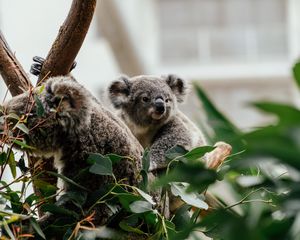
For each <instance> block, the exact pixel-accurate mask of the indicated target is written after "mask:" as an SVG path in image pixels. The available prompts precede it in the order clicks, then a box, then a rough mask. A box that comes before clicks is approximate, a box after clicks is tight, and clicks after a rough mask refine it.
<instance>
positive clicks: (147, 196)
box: [135, 188, 156, 205]
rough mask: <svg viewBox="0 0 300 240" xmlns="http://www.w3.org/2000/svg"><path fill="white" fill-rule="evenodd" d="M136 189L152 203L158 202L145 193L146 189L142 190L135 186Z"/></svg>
mask: <svg viewBox="0 0 300 240" xmlns="http://www.w3.org/2000/svg"><path fill="white" fill-rule="evenodd" d="M135 190H136V191H137V192H138V193H139V194H140V195H141V196H142V197H143V198H144V199H145V200H147V201H148V202H149V203H151V204H152V205H155V204H156V203H155V202H154V201H153V199H152V197H151V196H150V195H149V194H147V193H145V192H144V191H142V190H141V189H138V188H135Z"/></svg>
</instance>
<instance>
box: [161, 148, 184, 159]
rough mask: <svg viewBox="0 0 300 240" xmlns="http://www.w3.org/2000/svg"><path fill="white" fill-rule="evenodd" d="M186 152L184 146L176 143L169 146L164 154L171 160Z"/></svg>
mask: <svg viewBox="0 0 300 240" xmlns="http://www.w3.org/2000/svg"><path fill="white" fill-rule="evenodd" d="M187 152H188V151H187V150H186V149H185V148H184V147H182V146H178V145H177V146H175V147H172V148H170V149H169V150H168V151H167V152H166V154H165V156H166V158H168V159H170V160H173V159H175V158H178V157H181V156H183V155H185V154H186V153H187Z"/></svg>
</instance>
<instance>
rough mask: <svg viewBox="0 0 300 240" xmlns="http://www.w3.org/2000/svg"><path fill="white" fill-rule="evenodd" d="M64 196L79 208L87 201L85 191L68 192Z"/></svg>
mask: <svg viewBox="0 0 300 240" xmlns="http://www.w3.org/2000/svg"><path fill="white" fill-rule="evenodd" d="M66 194H67V195H68V197H69V198H70V199H71V200H72V202H73V203H74V204H75V205H76V206H78V207H81V206H82V205H83V204H84V203H85V202H86V199H87V192H85V191H68V192H67V193H66Z"/></svg>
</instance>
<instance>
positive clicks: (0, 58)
mask: <svg viewBox="0 0 300 240" xmlns="http://www.w3.org/2000/svg"><path fill="white" fill-rule="evenodd" d="M0 74H1V76H2V78H3V80H4V82H5V84H6V86H7V87H8V90H9V91H10V93H11V95H12V96H16V95H19V94H21V93H23V92H24V91H26V90H28V89H29V88H30V87H32V85H31V82H30V80H29V78H28V77H27V74H26V73H25V71H24V69H23V68H22V66H21V64H20V63H19V62H18V60H17V59H16V57H15V55H14V54H13V53H12V51H11V50H10V48H9V46H8V44H7V42H6V40H5V38H4V36H3V34H2V32H1V31H0Z"/></svg>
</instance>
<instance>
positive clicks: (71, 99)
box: [45, 77, 90, 113]
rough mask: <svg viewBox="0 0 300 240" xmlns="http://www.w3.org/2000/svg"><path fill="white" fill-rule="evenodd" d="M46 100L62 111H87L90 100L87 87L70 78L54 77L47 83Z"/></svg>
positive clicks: (51, 106)
mask: <svg viewBox="0 0 300 240" xmlns="http://www.w3.org/2000/svg"><path fill="white" fill-rule="evenodd" d="M45 90H46V102H47V104H48V105H49V107H50V108H56V109H57V110H59V111H62V112H77V113H78V112H79V111H80V112H85V111H86V110H87V109H89V108H90V107H89V100H88V97H87V92H86V91H85V89H84V88H83V87H82V86H81V85H80V84H78V83H77V82H75V81H72V80H71V79H69V78H64V77H62V78H59V77H57V78H52V79H49V80H48V82H47V83H46V89H45Z"/></svg>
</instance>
